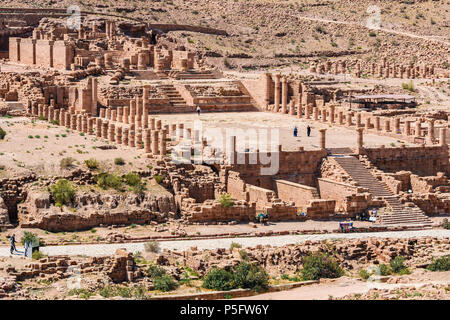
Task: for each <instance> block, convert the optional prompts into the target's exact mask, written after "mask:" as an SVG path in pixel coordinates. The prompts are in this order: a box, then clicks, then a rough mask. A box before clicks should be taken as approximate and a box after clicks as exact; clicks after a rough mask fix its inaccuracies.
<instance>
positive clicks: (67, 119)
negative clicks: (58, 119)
mask: <svg viewBox="0 0 450 320" xmlns="http://www.w3.org/2000/svg"><path fill="white" fill-rule="evenodd" d="M64 118H65V120H64V123H65V125H66V128H67V129H70V128H72V125H71V123H70V122H71V120H72V115H71V114H70V113H69V112H64Z"/></svg>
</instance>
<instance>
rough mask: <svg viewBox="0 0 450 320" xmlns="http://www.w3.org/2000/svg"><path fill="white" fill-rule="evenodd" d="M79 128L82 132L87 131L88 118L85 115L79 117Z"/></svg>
mask: <svg viewBox="0 0 450 320" xmlns="http://www.w3.org/2000/svg"><path fill="white" fill-rule="evenodd" d="M81 129H82V130H83V132H84V133H88V119H87V117H86V116H83V117H82V119H81Z"/></svg>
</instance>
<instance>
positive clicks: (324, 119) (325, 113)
mask: <svg viewBox="0 0 450 320" xmlns="http://www.w3.org/2000/svg"><path fill="white" fill-rule="evenodd" d="M322 122H327V109H326V108H323V109H322Z"/></svg>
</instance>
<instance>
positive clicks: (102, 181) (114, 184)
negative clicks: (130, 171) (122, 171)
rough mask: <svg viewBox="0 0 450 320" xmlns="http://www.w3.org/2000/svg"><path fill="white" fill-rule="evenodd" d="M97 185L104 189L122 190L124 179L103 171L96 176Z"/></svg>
mask: <svg viewBox="0 0 450 320" xmlns="http://www.w3.org/2000/svg"><path fill="white" fill-rule="evenodd" d="M96 181H97V185H98V186H99V187H100V188H102V189H103V190H107V189H115V190H120V189H121V187H122V179H121V178H120V177H119V176H116V175H114V174H111V173H106V172H102V173H100V174H99V175H97V176H96Z"/></svg>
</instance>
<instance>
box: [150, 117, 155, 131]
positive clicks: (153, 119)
mask: <svg viewBox="0 0 450 320" xmlns="http://www.w3.org/2000/svg"><path fill="white" fill-rule="evenodd" d="M155 122H156V121H155V118H150V130H155V127H156V125H155Z"/></svg>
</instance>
